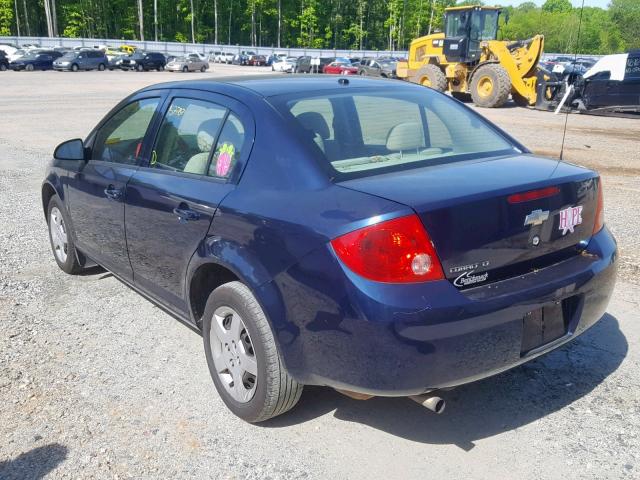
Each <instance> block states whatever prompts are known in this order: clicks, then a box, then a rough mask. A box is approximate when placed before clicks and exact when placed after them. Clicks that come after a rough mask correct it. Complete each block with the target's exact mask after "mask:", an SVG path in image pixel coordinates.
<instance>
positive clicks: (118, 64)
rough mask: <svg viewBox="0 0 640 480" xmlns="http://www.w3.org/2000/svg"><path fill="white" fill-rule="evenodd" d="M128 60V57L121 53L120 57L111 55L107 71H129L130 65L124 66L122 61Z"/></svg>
mask: <svg viewBox="0 0 640 480" xmlns="http://www.w3.org/2000/svg"><path fill="white" fill-rule="evenodd" d="M126 59H128V55H126V54H123V53H121V54H120V55H113V56H111V57H110V58H109V59H108V60H109V70H129V69H130V68H131V63H127V65H124V61H125V60H126Z"/></svg>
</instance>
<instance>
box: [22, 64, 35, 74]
mask: <svg viewBox="0 0 640 480" xmlns="http://www.w3.org/2000/svg"><path fill="white" fill-rule="evenodd" d="M24 69H25V70H26V71H27V72H33V70H34V67H33V65H31V64H28V65H27V66H26V67H24Z"/></svg>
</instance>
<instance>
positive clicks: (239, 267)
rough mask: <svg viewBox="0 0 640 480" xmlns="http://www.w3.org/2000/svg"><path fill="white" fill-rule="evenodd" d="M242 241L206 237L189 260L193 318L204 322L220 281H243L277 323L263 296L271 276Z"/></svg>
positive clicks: (187, 296) (188, 292)
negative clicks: (209, 301) (206, 306)
mask: <svg viewBox="0 0 640 480" xmlns="http://www.w3.org/2000/svg"><path fill="white" fill-rule="evenodd" d="M247 257H252V255H251V254H250V253H249V252H248V251H247V250H246V249H243V248H241V247H240V246H239V245H237V244H235V243H234V242H231V241H229V240H223V239H221V238H219V237H216V236H210V237H207V238H205V239H204V241H203V242H202V244H201V245H200V247H199V248H198V250H197V251H196V252H195V253H194V255H193V256H192V258H191V261H190V262H189V267H188V269H187V276H186V281H185V287H186V291H185V296H184V298H185V299H187V303H188V309H189V315H190V317H191V320H192V322H193V323H194V324H195V325H196V326H197V327H198V328H201V326H202V315H203V313H204V308H205V305H206V303H207V299H208V298H209V295H211V292H213V290H215V289H216V288H218V287H219V286H220V285H222V284H224V283H227V282H231V281H239V282H241V283H243V284H244V285H246V286H247V288H249V290H251V293H252V294H253V295H254V297H255V298H256V300H257V301H258V303H260V305H261V307H262V309H263V311H264V313H265V315H266V317H267V319H268V320H269V323H270V324H271V326H272V328H273V327H274V325H273V322H272V321H271V318H270V317H271V316H270V315H269V312H268V309H267V308H266V306H265V302H264V301H263V299H262V298H261V286H262V285H263V284H264V283H267V282H268V280H269V277H268V274H267V272H266V270H265V269H264V268H263V267H262V266H261V264H260V262H259V261H258V260H257V259H255V258H247Z"/></svg>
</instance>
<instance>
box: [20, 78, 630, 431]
mask: <svg viewBox="0 0 640 480" xmlns="http://www.w3.org/2000/svg"><path fill="white" fill-rule="evenodd" d="M299 80H300V79H299V78H295V77H288V78H286V77H285V78H282V77H281V78H279V79H278V81H274V80H273V77H272V76H268V75H266V76H263V78H262V79H256V78H252V77H249V78H242V77H238V78H236V79H228V80H225V81H224V82H218V81H202V80H199V81H191V82H174V83H171V84H160V85H152V86H149V87H147V88H144V89H143V90H140V91H138V92H135V93H134V94H132V95H131V96H129V97H128V98H126V99H124V100H123V101H122V102H120V103H119V104H118V105H116V106H115V107H114V108H113V109H112V110H111V112H110V113H108V114H107V115H106V116H105V117H104V119H103V120H102V121H100V123H98V125H97V126H96V127H95V128H94V129H93V130H92V131H91V133H89V135H88V137H87V138H86V140H84V141H83V140H80V139H75V140H69V141H67V142H64V143H62V144H60V145H59V146H58V147H57V148H56V150H55V151H54V153H53V160H52V161H51V162H50V163H49V165H48V166H47V167H46V171H45V176H44V179H43V183H42V186H41V202H40V205H41V208H42V210H41V212H42V213H44V217H45V219H46V225H47V229H48V233H49V240H50V248H51V255H52V259H53V260H54V261H55V262H56V265H57V266H58V267H59V268H60V269H61V270H62V271H64V272H66V273H68V274H81V273H82V272H83V270H84V267H85V266H89V265H92V264H93V263H97V264H99V265H102V266H103V267H104V268H106V269H108V270H109V271H111V272H112V274H113V275H114V276H115V277H117V278H119V279H121V281H122V283H123V284H125V285H128V286H130V287H131V288H133V289H134V290H136V291H138V292H139V293H140V294H141V295H143V296H145V297H146V298H148V299H150V300H151V301H152V302H154V303H155V304H157V305H158V306H160V307H161V308H162V309H163V310H165V311H167V312H169V313H171V314H172V315H173V316H174V317H176V318H177V319H179V320H180V321H182V322H185V323H187V324H189V325H190V326H191V327H192V328H194V329H196V330H198V331H200V333H201V337H202V340H203V351H204V357H205V358H206V362H207V365H208V367H209V372H210V375H211V378H212V380H213V383H214V385H215V388H216V389H217V391H218V394H219V396H220V398H221V400H222V401H223V402H224V403H225V404H226V405H227V407H228V408H229V409H230V410H231V411H232V412H233V413H234V414H236V415H237V416H239V417H240V418H242V419H244V420H245V421H248V422H261V421H265V420H267V419H269V418H271V417H274V416H276V415H279V414H282V413H284V412H286V411H287V410H289V409H291V408H292V407H293V406H294V405H295V404H296V403H297V402H298V400H299V399H300V395H301V393H302V390H303V388H304V385H321V386H328V387H333V388H336V389H340V390H342V391H343V392H345V391H346V393H347V394H349V393H351V394H353V395H355V392H358V393H359V394H360V395H361V398H362V395H364V396H365V397H366V396H367V395H369V396H373V395H380V396H386V397H407V396H412V397H414V400H417V401H418V402H420V403H421V404H423V405H425V406H430V408H432V409H433V410H434V411H436V412H440V411H441V410H442V407H443V406H444V401H443V400H442V399H441V398H439V397H438V390H439V389H442V390H449V389H451V388H453V387H456V386H459V385H465V384H467V383H469V382H473V381H477V380H480V379H483V378H486V377H489V376H492V375H496V374H498V373H500V372H504V371H506V370H509V369H511V368H514V367H517V366H519V365H522V364H524V363H525V362H528V361H532V360H534V359H536V358H538V357H540V356H541V355H543V354H546V353H548V352H551V351H553V350H555V349H557V348H559V347H561V346H562V345H564V344H566V343H568V342H570V341H572V340H574V339H575V338H577V337H578V336H579V335H581V334H582V333H584V332H586V331H588V330H589V328H591V327H593V326H594V325H596V324H597V322H598V321H599V320H600V319H601V318H602V317H603V316H604V315H605V313H606V312H607V306H608V304H609V300H610V299H611V296H612V294H613V291H614V287H615V283H616V271H617V268H618V264H619V260H618V258H619V257H618V250H617V246H616V241H615V238H614V237H613V235H612V234H611V232H610V231H609V229H608V228H607V225H606V224H605V217H604V201H603V187H602V181H601V179H600V176H599V175H598V174H597V173H596V172H594V171H592V170H590V169H587V168H584V167H580V166H577V165H574V164H571V163H568V162H558V160H557V159H552V158H544V157H542V156H539V155H536V154H534V153H532V152H531V151H529V150H528V149H527V148H526V147H525V146H524V145H522V144H520V143H519V142H518V141H516V140H515V139H513V138H512V137H510V136H509V135H508V134H507V133H505V132H503V131H502V130H501V129H500V128H499V127H497V126H496V125H494V124H492V123H491V122H489V121H488V120H486V119H485V118H484V117H482V116H481V115H479V114H478V113H477V111H475V110H473V109H470V108H467V107H466V106H464V105H462V104H460V103H459V102H457V101H456V100H454V99H452V98H451V97H449V96H448V95H444V94H442V93H440V92H437V91H435V90H433V89H430V88H424V87H422V86H419V85H415V84H411V83H408V82H394V83H393V84H392V83H391V82H381V81H379V80H377V79H369V78H360V77H356V78H352V79H350V81H349V82H342V81H341V80H344V78H342V79H338V78H335V77H333V76H325V77H324V78H322V77H319V78H315V79H313V80H309V81H299ZM88 106H90V104H89V105H88ZM101 108H102V105H100V106H98V107H97V108H96V109H101ZM354 126H355V128H354ZM434 127H436V128H434ZM292 205H295V206H296V208H291V206H292ZM27 211H28V212H29V213H30V214H32V213H35V212H32V211H30V210H27ZM57 281H63V280H62V279H58V280H57ZM83 283H85V285H84V286H78V287H77V288H79V289H83V295H87V294H89V295H90V294H91V289H92V288H93V289H95V287H92V286H90V285H87V283H89V282H83ZM118 288H119V287H118ZM65 301H67V299H65ZM68 301H70V302H72V301H73V298H72V297H69V298H68ZM110 309H111V307H110V306H109V305H108V304H107V305H101V311H100V312H99V315H98V316H99V318H105V319H108V321H109V322H111V323H113V324H115V323H116V322H117V321H118V311H117V310H116V309H112V310H110ZM150 320H151V319H141V323H144V324H145V325H147V324H148V326H145V328H147V329H150V330H151V331H152V332H154V331H155V330H154V322H153V321H150ZM609 326H610V325H609ZM609 326H603V327H602V328H603V330H601V331H604V329H605V328H609ZM613 328H616V327H615V326H614V327H613ZM156 333H157V331H156ZM107 340H109V339H107ZM110 341H112V342H113V343H114V345H115V346H116V347H117V346H118V344H119V343H120V344H123V343H128V342H129V341H130V339H126V338H124V339H123V338H120V336H118V337H117V338H116V337H114V338H111V339H110ZM178 343H179V344H178V345H177V346H176V348H180V345H183V344H184V342H183V341H179V342H178ZM183 353H184V352H181V355H182V354H183ZM605 355H611V353H610V352H608V351H607V352H606V353H605ZM162 357H165V355H164V354H163V355H162ZM158 361H161V360H158ZM163 366H164V363H158V364H156V365H154V367H153V368H154V369H156V370H155V371H158V372H161V371H162V368H163ZM547 367H548V368H552V369H553V368H556V367H557V362H552V361H550V362H538V363H537V364H536V365H535V369H536V370H543V369H545V368H547ZM532 368H534V367H532ZM591 368H592V366H589V365H587V366H584V365H579V366H578V367H576V368H567V369H565V370H564V371H563V373H562V383H563V384H564V383H565V382H572V385H581V384H582V383H583V382H584V381H585V380H586V381H592V380H593V375H594V373H593V371H591V370H590V369H591ZM593 368H596V367H595V366H593ZM183 371H184V375H185V379H175V378H173V377H171V378H167V379H166V381H167V382H175V385H176V388H178V387H177V386H178V385H185V382H189V381H200V376H194V375H193V374H192V372H193V369H186V368H185V369H183ZM82 381H83V382H93V383H94V385H92V386H91V388H90V389H95V388H99V387H102V386H104V384H103V383H102V379H101V378H100V376H98V375H88V376H87V377H86V378H84V379H83V380H82ZM118 381H119V379H118V378H117V377H113V380H112V382H118ZM527 381H528V380H527V378H526V375H513V376H512V377H510V378H509V383H510V384H509V385H508V387H507V388H508V389H512V388H513V389H517V388H519V387H520V388H522V385H521V384H520V383H521V382H527ZM519 384H520V385H519ZM127 385H129V379H123V380H122V385H121V386H127ZM111 386H112V385H107V387H108V388H110V387H111ZM145 387H146V386H145ZM541 388H544V386H542V387H541ZM563 388H564V387H563ZM574 388H578V389H580V387H574ZM634 388H635V387H634ZM200 390H201V389H200ZM468 392H469V388H468V387H466V388H465V390H464V391H462V392H459V394H458V395H456V396H457V397H458V399H457V400H456V404H457V405H460V406H461V412H462V413H463V414H464V415H465V416H466V415H468V413H467V412H469V411H472V412H473V415H482V411H481V410H478V401H477V400H478V399H477V396H474V395H471V398H469V399H468V403H467V404H466V405H464V406H462V404H464V403H465V401H467V400H465V399H466V395H465V394H466V393H468ZM326 398H327V399H328V398H329V397H328V396H327V397H326ZM329 401H331V400H329ZM331 402H332V401H331ZM200 403H202V402H200ZM332 403H333V402H332ZM438 405H440V407H438ZM496 405H497V406H498V408H501V407H500V405H502V404H500V402H493V405H489V407H495V406H496ZM307 406H308V405H307ZM552 406H553V405H552ZM323 408H324V407H323ZM328 408H331V407H330V406H329V407H328ZM350 408H351V407H350ZM353 408H357V407H353ZM380 408H384V406H381V407H380ZM504 408H505V410H504V412H502V414H503V415H505V416H508V415H511V414H512V410H511V406H507V407H504ZM516 408H517V407H516ZM321 410H322V409H321ZM394 411H395V408H394ZM394 411H389V412H387V413H388V414H389V415H393V414H394ZM316 414H317V409H316V407H314V408H313V410H312V411H310V412H308V413H306V414H303V415H302V417H303V418H304V417H308V416H309V415H316ZM381 414H382V415H384V412H382V413H381ZM365 415H368V414H367V413H365ZM577 415H578V416H579V414H577ZM298 418H299V417H298ZM465 418H466V417H465ZM463 420H464V419H463ZM294 421H299V420H296V419H294ZM480 422H481V421H480ZM456 428H463V427H456Z"/></svg>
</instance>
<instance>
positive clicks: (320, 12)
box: [0, 0, 640, 54]
mask: <svg viewBox="0 0 640 480" xmlns="http://www.w3.org/2000/svg"><path fill="white" fill-rule="evenodd" d="M481 3H482V2H479V1H464V2H457V4H458V5H460V4H481ZM487 4H490V5H495V4H493V3H488V2H487ZM498 4H499V3H498ZM453 5H456V0H0V35H22V36H52V37H56V36H60V37H85V38H114V39H123V40H159V41H177V42H194V43H195V42H198V43H214V44H228V45H236V44H238V45H253V46H267V47H276V48H277V47H306V48H336V49H369V50H404V49H407V48H408V46H409V43H410V42H411V40H412V39H413V38H416V37H418V36H421V35H425V34H427V33H430V32H433V31H436V30H441V29H442V22H443V12H444V9H445V8H446V7H448V6H453ZM538 33H542V34H544V35H545V50H546V51H548V52H558V53H563V52H567V53H568V52H571V53H573V52H576V51H577V52H578V53H583V54H607V53H616V52H622V51H626V50H628V49H633V48H640V0H611V3H610V4H609V6H608V8H607V9H602V8H595V7H587V8H585V9H584V10H581V9H579V8H574V7H572V5H571V3H570V1H569V0H547V1H546V2H545V3H544V4H543V5H542V7H537V6H536V4H535V3H533V2H524V3H522V4H520V5H519V6H517V7H505V9H504V14H503V15H502V16H501V25H500V31H499V37H500V38H504V39H510V40H516V39H525V38H530V37H532V36H533V35H536V34H538Z"/></svg>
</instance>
